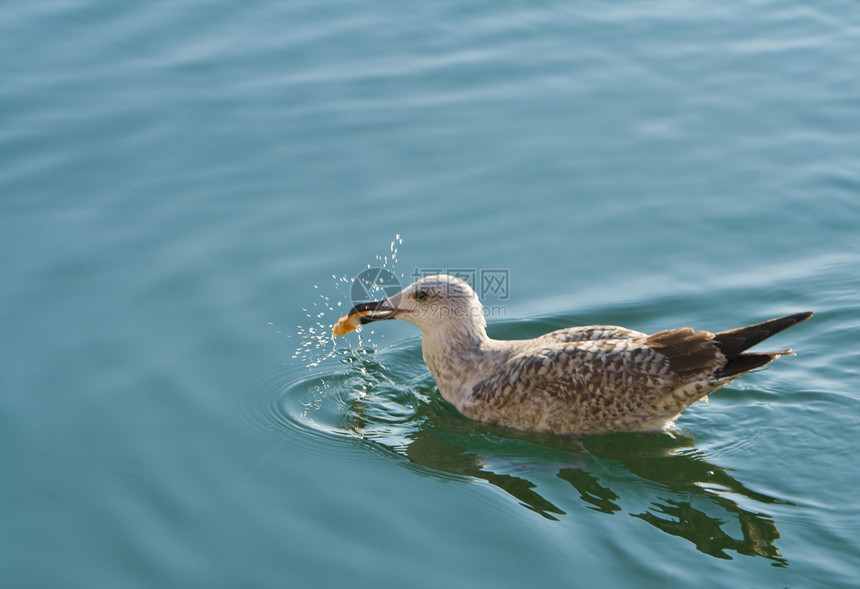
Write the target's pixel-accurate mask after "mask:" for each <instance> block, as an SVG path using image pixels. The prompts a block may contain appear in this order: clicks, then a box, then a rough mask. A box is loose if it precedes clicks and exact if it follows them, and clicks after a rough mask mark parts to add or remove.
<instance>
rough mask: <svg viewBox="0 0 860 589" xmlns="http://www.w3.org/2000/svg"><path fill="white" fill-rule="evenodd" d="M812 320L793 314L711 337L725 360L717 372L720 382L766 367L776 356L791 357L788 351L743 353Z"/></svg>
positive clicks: (801, 314) (808, 314)
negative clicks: (790, 328) (803, 322)
mask: <svg viewBox="0 0 860 589" xmlns="http://www.w3.org/2000/svg"><path fill="white" fill-rule="evenodd" d="M810 317H812V312H811V311H807V312H804V313H795V314H793V315H786V316H785V317H778V318H776V319H771V320H769V321H763V322H761V323H756V324H755V325H748V326H747V327H739V328H737V329H731V330H729V331H721V332H719V333H717V334H715V335H714V343H715V344H716V346H717V347H718V348H719V350H720V352H722V353H723V355H724V356H725V357H726V359H727V360H728V361H727V362H726V364H725V366H723V367H722V368H721V369H720V370H718V371H717V374H716V375H717V376H718V377H720V378H731V377H735V376H738V375H740V374H743V373H744V372H749V371H750V370H755V369H756V368H760V367H762V366H764V365H765V364H768V363H770V362H771V361H773V360H774V359H775V358H778V357H779V356H787V355H793V354H794V353H793V352H792V351H791V349H787V350H781V351H779V352H760V353H748V354H744V353H743V352H745V351H746V350H748V349H749V348H751V347H753V346H754V345H756V344H758V343H761V342H763V341H764V340H766V339H767V338H769V337H770V336H772V335H775V334H777V333H779V332H780V331H782V330H783V329H788V328H789V327H791V326H792V325H796V324H798V323H800V322H801V321H806V320H807V319H809V318H810Z"/></svg>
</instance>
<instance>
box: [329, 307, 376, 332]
mask: <svg viewBox="0 0 860 589" xmlns="http://www.w3.org/2000/svg"><path fill="white" fill-rule="evenodd" d="M368 313H370V311H359V312H357V313H350V314H349V315H344V316H343V317H341V318H340V319H338V320H337V323H335V324H334V327H332V329H331V334H332V336H333V337H338V336H340V335H346V334H347V333H349V332H350V331H355V330H356V329H357V328H358V327H359V326H360V325H361V323H360V321H361V318H362V317H363V316H365V315H367V314H368Z"/></svg>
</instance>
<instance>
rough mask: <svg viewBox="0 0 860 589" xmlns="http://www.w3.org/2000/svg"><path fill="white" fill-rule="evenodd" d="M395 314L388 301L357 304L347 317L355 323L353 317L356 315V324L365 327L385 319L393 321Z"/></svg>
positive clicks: (395, 310)
mask: <svg viewBox="0 0 860 589" xmlns="http://www.w3.org/2000/svg"><path fill="white" fill-rule="evenodd" d="M396 314H397V309H395V308H394V307H392V306H391V303H389V302H388V299H385V300H382V301H374V302H370V303H359V304H357V305H356V306H354V307H353V308H352V309H351V310H350V311H349V313H348V314H347V317H349V318H350V319H351V320H352V321H355V319H354V318H353V316H354V315H358V316H359V317H360V319H358V322H359V323H360V324H361V325H366V324H367V323H370V322H372V321H383V320H385V319H394V316H395V315H396Z"/></svg>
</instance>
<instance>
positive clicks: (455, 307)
mask: <svg viewBox="0 0 860 589" xmlns="http://www.w3.org/2000/svg"><path fill="white" fill-rule="evenodd" d="M359 308H360V310H361V311H362V312H363V316H362V317H361V323H369V322H371V321H379V320H383V319H402V320H404V321H408V322H409V323H412V324H413V325H416V326H418V327H419V328H420V329H421V331H423V332H424V335H425V336H433V335H436V334H444V336H445V337H446V338H450V337H454V338H457V339H460V338H466V339H478V340H483V339H485V338H486V337H487V334H486V327H487V320H486V318H485V317H484V306H483V305H482V304H481V301H479V300H478V295H477V294H475V291H474V290H472V288H471V287H470V286H469V284H468V283H467V282H466V281H464V280H461V279H459V278H456V277H454V276H449V275H447V274H436V275H434V276H426V277H424V278H421V279H419V280H416V281H415V282H413V283H412V284H410V285H409V286H407V287H406V288H404V289H403V290H401V291H400V292H399V293H397V294H395V295H393V296H390V297H388V298H387V299H385V300H384V301H380V302H378V303H365V304H363V305H357V306H356V308H355V309H359ZM368 310H370V312H366V311H368Z"/></svg>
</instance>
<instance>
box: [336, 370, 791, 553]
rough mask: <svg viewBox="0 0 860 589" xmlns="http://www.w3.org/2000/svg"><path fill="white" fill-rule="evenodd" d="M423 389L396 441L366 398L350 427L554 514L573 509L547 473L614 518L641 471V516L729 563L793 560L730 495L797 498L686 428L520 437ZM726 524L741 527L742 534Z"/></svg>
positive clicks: (770, 525) (355, 408) (425, 463)
mask: <svg viewBox="0 0 860 589" xmlns="http://www.w3.org/2000/svg"><path fill="white" fill-rule="evenodd" d="M413 384H417V383H413ZM419 388H425V391H424V394H423V395H422V394H421V392H420V391H419V392H418V398H419V404H420V406H419V407H418V415H419V416H420V422H418V423H417V424H415V425H414V427H411V428H410V429H409V431H408V433H405V435H402V436H399V439H397V440H396V441H395V440H394V439H393V438H392V437H391V436H390V435H389V434H390V432H391V429H390V428H385V427H383V428H380V427H379V426H380V425H381V424H380V423H379V421H378V419H376V416H368V415H367V410H368V407H366V406H365V405H366V402H367V401H368V399H365V398H364V397H361V398H356V399H354V401H353V403H352V406H351V407H350V409H351V410H350V411H349V412H348V415H347V420H348V422H349V424H348V427H349V429H350V430H352V431H353V432H354V433H356V434H358V435H360V436H361V437H362V438H364V439H366V440H370V441H373V442H374V443H377V444H380V445H381V446H382V447H384V448H386V449H387V450H389V451H392V452H395V453H396V454H398V455H400V456H405V457H406V458H408V459H409V460H410V462H411V463H412V464H414V465H416V466H419V467H424V468H429V469H432V470H433V471H435V472H440V473H448V474H451V475H457V476H463V477H473V478H476V479H483V480H485V481H487V482H488V483H490V484H493V485H495V486H496V487H498V488H500V489H502V490H504V491H505V492H506V493H508V494H510V495H511V496H513V497H515V498H516V499H517V500H518V501H519V503H520V504H521V505H522V506H523V507H526V508H527V509H530V510H532V511H534V512H535V513H538V514H540V515H541V516H543V517H545V518H547V519H549V520H558V519H559V518H561V517H562V516H565V515H566V513H565V511H564V510H563V509H561V508H560V507H559V506H557V505H556V504H554V503H553V502H552V501H550V500H548V499H547V498H546V497H544V496H543V495H542V494H541V492H540V485H549V482H548V481H547V477H548V476H549V477H552V476H553V474H554V476H555V478H557V479H560V480H562V481H565V482H566V483H568V484H569V485H570V486H571V487H573V489H574V490H575V491H576V492H577V493H578V494H579V498H580V499H581V501H582V502H583V503H584V504H585V507H587V508H588V509H591V510H594V511H597V512H600V513H605V514H614V513H618V512H623V511H625V508H624V507H622V503H623V500H622V497H621V496H620V495H619V493H623V492H624V489H626V488H629V485H630V475H634V476H635V477H637V478H638V479H639V480H640V481H644V482H646V485H637V493H639V494H641V489H642V488H643V487H644V488H649V489H651V491H649V492H650V493H651V494H652V495H653V498H652V499H651V501H650V505H649V506H647V507H646V508H645V509H644V511H641V512H638V513H630V515H632V516H633V517H636V518H638V519H640V520H642V521H644V522H647V523H649V524H651V525H652V526H654V527H655V528H657V529H659V530H661V531H663V532H666V533H667V534H671V535H673V536H677V537H679V538H684V539H685V540H687V541H689V542H691V543H692V544H693V545H694V546H695V547H696V549H698V550H699V551H701V552H703V553H705V554H708V555H711V556H713V557H716V558H721V559H731V558H732V557H731V556H730V554H729V552H735V553H737V554H743V555H747V556H761V557H764V558H767V559H769V560H770V561H772V564H773V565H774V566H777V567H784V566H787V565H788V562H787V561H786V560H785V559H784V558H783V557H782V556H781V555H780V553H779V550H778V548H777V547H776V546H775V544H774V543H775V542H776V540H777V539H778V538H779V537H780V534H779V531H778V530H777V527H776V524H775V523H774V521H773V519H772V518H771V517H770V516H768V515H766V514H764V513H759V512H754V511H749V510H747V509H744V508H743V507H741V506H740V505H738V503H737V502H735V501H733V500H732V499H731V498H730V495H735V496H741V497H746V498H748V499H751V500H753V501H756V502H758V503H760V504H764V505H773V504H783V505H786V504H787V505H790V503H788V502H786V501H783V500H780V499H776V498H773V497H769V496H767V495H764V494H761V493H757V492H755V491H753V490H752V489H749V488H747V487H746V486H745V485H744V484H743V483H741V482H740V481H738V480H737V479H736V478H735V477H733V476H732V475H730V474H729V473H728V472H726V470H725V469H723V468H721V467H719V466H717V465H715V464H712V463H710V462H708V460H707V459H706V457H705V455H704V453H703V452H701V451H700V450H697V449H695V448H694V444H695V440H694V439H693V438H692V436H690V435H688V434H683V433H680V432H658V433H653V434H611V435H602V436H590V437H583V438H572V437H564V436H554V435H541V434H530V433H522V432H517V431H514V430H508V429H503V428H496V427H493V426H488V425H484V424H479V423H476V422H473V421H471V420H468V419H465V418H463V417H462V416H460V415H459V414H457V412H456V410H454V409H453V408H451V407H449V406H447V404H446V403H445V402H444V401H441V400H439V399H438V396H435V395H433V394H432V393H431V391H430V390H429V389H428V388H427V386H426V385H423V387H422V385H419ZM371 403H373V401H371ZM370 411H371V413H373V412H374V409H373V408H370ZM403 433H404V432H401V434H403ZM613 487H614V488H615V490H613ZM727 527H729V528H733V529H739V530H740V535H739V536H738V537H736V536H734V535H732V534H731V533H729V532H727V531H726V528H727Z"/></svg>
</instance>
